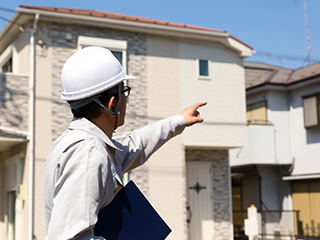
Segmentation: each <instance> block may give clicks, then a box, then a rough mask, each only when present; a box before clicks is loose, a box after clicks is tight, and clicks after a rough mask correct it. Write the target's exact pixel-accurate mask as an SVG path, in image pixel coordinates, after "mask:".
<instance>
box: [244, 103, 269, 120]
mask: <svg viewBox="0 0 320 240" xmlns="http://www.w3.org/2000/svg"><path fill="white" fill-rule="evenodd" d="M247 123H248V124H268V120H267V103H266V101H261V102H257V103H253V104H249V105H247Z"/></svg>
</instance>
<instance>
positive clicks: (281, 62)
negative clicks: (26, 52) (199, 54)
mask: <svg viewBox="0 0 320 240" xmlns="http://www.w3.org/2000/svg"><path fill="white" fill-rule="evenodd" d="M19 5H33V6H53V7H69V8H80V9H90V10H101V11H108V12H114V13H121V14H127V15H133V16H139V17H146V18H153V19H157V20H164V21H171V22H177V23H184V24H190V25H195V26H202V27H209V28H214V29H220V30H225V31H228V32H229V33H230V34H231V35H233V36H234V37H236V38H238V39H240V40H241V41H243V42H245V43H246V44H248V45H250V46H251V47H253V48H254V49H255V50H256V52H257V53H256V54H255V55H254V56H253V57H250V58H246V59H245V60H248V61H256V62H264V63H270V64H274V65H277V66H283V67H287V68H291V69H296V68H300V67H302V66H305V65H306V64H307V61H306V58H307V43H306V32H305V17H304V0H242V1H240V0H198V1H190V0H184V1H182V0H161V1H150V0H114V1H110V0H90V1H85V0H54V1H53V0H42V1H41V0H25V1H23V0H21V1H15V0H1V1H0V7H2V8H9V9H16V8H17V7H18V6H19ZM319 12H320V0H307V13H308V31H309V37H310V46H311V51H310V56H311V59H312V60H315V61H317V62H319V61H320V44H319V43H320V14H319ZM12 14H13V13H12V12H7V11H2V10H0V16H1V17H5V18H9V19H10V18H11V16H12ZM5 24H6V22H5V21H4V20H1V19H0V29H1V30H2V29H3V27H4V26H5Z"/></svg>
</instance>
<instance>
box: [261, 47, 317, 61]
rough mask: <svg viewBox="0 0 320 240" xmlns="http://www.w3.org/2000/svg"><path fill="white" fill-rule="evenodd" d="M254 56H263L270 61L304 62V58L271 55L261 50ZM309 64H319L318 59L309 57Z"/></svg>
mask: <svg viewBox="0 0 320 240" xmlns="http://www.w3.org/2000/svg"><path fill="white" fill-rule="evenodd" d="M256 55H264V56H266V57H268V58H272V59H277V60H279V61H282V60H285V59H287V60H293V61H305V57H302V56H297V55H287V54H281V53H272V52H268V51H263V50H256ZM309 60H310V62H319V61H320V59H311V57H309Z"/></svg>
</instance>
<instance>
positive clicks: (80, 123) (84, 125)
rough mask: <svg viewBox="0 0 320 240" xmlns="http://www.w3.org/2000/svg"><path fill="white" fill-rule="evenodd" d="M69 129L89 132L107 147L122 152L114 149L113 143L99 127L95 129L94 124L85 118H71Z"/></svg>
mask: <svg viewBox="0 0 320 240" xmlns="http://www.w3.org/2000/svg"><path fill="white" fill-rule="evenodd" d="M69 129H71V130H73V129H74V130H75V129H77V130H82V131H86V132H89V133H91V134H93V135H95V136H97V137H98V138H100V139H101V140H102V141H103V142H105V143H106V144H107V145H108V146H110V147H112V148H114V149H116V150H119V151H122V149H120V148H118V147H116V146H115V145H114V144H113V142H112V141H111V140H110V139H109V137H108V136H107V135H106V134H105V133H104V132H103V131H102V130H101V129H100V128H99V127H97V126H96V125H95V124H94V123H92V122H90V121H89V120H88V119H86V118H73V119H72V121H71V123H70V125H69Z"/></svg>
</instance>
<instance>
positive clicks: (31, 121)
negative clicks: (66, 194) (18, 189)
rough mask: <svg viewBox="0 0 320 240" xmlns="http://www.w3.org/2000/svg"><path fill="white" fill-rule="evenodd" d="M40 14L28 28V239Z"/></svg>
mask: <svg viewBox="0 0 320 240" xmlns="http://www.w3.org/2000/svg"><path fill="white" fill-rule="evenodd" d="M39 17H40V14H39V13H38V12H37V13H36V14H35V18H34V22H33V28H32V29H31V30H30V82H29V91H30V93H29V216H28V217H29V219H28V220H29V221H28V229H29V231H28V233H29V236H28V239H29V240H33V239H34V238H33V233H34V162H35V82H36V81H35V80H36V65H35V51H36V49H35V35H36V33H37V24H38V20H39Z"/></svg>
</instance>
